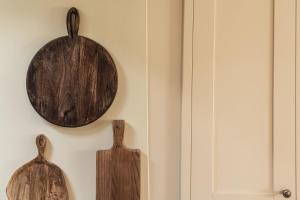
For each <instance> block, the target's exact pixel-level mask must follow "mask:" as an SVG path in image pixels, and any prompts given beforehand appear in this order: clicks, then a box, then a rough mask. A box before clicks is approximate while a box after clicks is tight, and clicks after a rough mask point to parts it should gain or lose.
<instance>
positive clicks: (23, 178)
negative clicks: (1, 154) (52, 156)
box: [6, 135, 69, 200]
mask: <svg viewBox="0 0 300 200" xmlns="http://www.w3.org/2000/svg"><path fill="white" fill-rule="evenodd" d="M36 143H37V147H38V150H39V155H38V156H37V157H36V158H35V159H33V160H32V161H30V162H29V163H27V164H25V165H24V166H22V167H21V168H19V169H18V170H17V171H16V172H15V173H14V174H13V176H12V177H11V179H10V181H9V183H8V186H7V189H6V192H7V197H8V200H68V199H69V197H68V191H67V186H66V182H65V179H64V175H63V172H62V170H61V169H60V168H59V167H58V166H56V165H54V164H52V163H50V162H48V161H47V160H46V159H45V158H44V150H45V147H46V138H45V136H43V135H40V136H38V137H37V140H36Z"/></svg>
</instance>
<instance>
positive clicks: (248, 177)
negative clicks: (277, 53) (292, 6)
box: [195, 0, 273, 193]
mask: <svg viewBox="0 0 300 200" xmlns="http://www.w3.org/2000/svg"><path fill="white" fill-rule="evenodd" d="M215 6H216V8H215V10H216V16H215V39H214V40H215V50H214V51H215V56H214V58H213V59H214V66H213V70H214V94H213V96H214V121H213V123H214V124H213V126H214V141H213V142H214V147H213V150H214V152H215V154H214V163H215V165H214V174H215V176H214V190H215V192H222V193H223V192H224V193H232V192H234V193H245V192H246V193H253V192H257V191H260V192H271V191H272V190H273V186H272V177H273V170H272V163H273V159H272V158H273V156H272V145H273V144H272V116H273V111H272V110H273V109H272V99H273V98H272V96H273V95H272V93H273V92H272V88H273V0H263V1H262V0H251V1H249V0H247V1H245V0H244V1H243V0H242V1H241V0H226V1H223V0H219V1H216V5H215ZM237 16H239V17H237ZM200 31H201V30H200ZM195 103H197V102H195ZM245 172H247V173H245Z"/></svg>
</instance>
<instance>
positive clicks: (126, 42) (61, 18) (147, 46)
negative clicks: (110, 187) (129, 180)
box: [0, 0, 182, 200]
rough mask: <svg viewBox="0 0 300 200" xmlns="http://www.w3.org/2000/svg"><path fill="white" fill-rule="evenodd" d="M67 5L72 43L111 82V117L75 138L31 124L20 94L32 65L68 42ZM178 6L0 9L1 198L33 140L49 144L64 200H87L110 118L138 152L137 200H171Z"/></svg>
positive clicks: (93, 1) (61, 4)
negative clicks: (98, 61) (74, 35)
mask: <svg viewBox="0 0 300 200" xmlns="http://www.w3.org/2000/svg"><path fill="white" fill-rule="evenodd" d="M171 2H172V3H171ZM71 6H76V7H77V8H78V9H79V12H80V16H81V26H80V34H81V35H85V36H88V37H90V38H92V39H94V40H95V41H97V42H99V43H101V44H102V45H103V46H105V47H106V48H107V49H108V51H109V52H110V53H111V54H112V56H113V58H114V60H115V62H116V64H117V68H118V73H119V90H118V94H117V97H116V99H115V102H114V104H113V105H112V107H111V108H110V110H109V111H108V112H107V113H106V114H105V115H104V116H103V117H102V118H101V119H100V120H98V121H97V122H95V123H93V124H91V125H89V126H86V127H82V128H76V129H68V128H60V127H57V126H54V125H51V124H49V123H47V122H46V121H45V120H43V119H42V118H41V117H39V116H38V114H37V113H36V112H35V111H34V110H33V108H32V107H31V105H30V103H29V100H28V98H27V94H26V88H25V80H26V71H27V67H28V64H29V62H30V60H31V58H32V57H33V55H34V54H35V53H36V52H37V51H38V49H39V48H40V47H42V46H43V45H44V44H45V43H46V42H48V41H49V40H51V39H54V38H56V37H59V36H61V35H65V34H66V27H65V15H66V12H67V10H68V8H70V7H71ZM181 6H182V5H181V0H176V1H174V2H173V0H151V1H147V0H130V1H129V0H125V1H124V0H122V1H121V0H90V1H83V0H81V1H67V0H60V1H58V0H44V1H38V0H27V1H23V0H1V1H0V36H1V37H0V44H1V46H0V55H1V56H0V58H1V59H0V91H1V98H0V199H7V198H6V194H5V187H6V185H7V182H8V180H9V178H10V176H11V174H12V173H13V172H14V171H15V170H16V169H17V168H18V167H20V166H21V165H22V164H24V163H25V162H27V161H29V160H30V159H32V158H33V157H34V156H35V155H36V149H35V145H34V140H35V137H36V135H37V134H40V133H44V134H46V135H47V136H48V138H49V139H50V141H51V145H50V146H49V151H48V158H49V159H50V160H51V161H53V162H55V163H56V164H58V165H59V166H60V167H61V168H62V169H63V170H64V172H65V174H66V177H67V179H68V183H69V192H70V196H71V200H75V199H76V200H90V199H95V184H96V181H95V174H96V172H95V164H96V163H95V152H96V150H99V149H106V148H110V146H111V143H112V138H111V136H112V131H111V125H110V123H111V120H112V119H125V120H126V121H127V126H126V136H125V137H126V138H125V143H126V144H127V145H128V146H129V147H131V148H140V149H141V150H142V198H141V199H142V200H146V199H150V198H149V197H150V196H152V197H151V199H153V200H169V199H170V200H176V199H179V194H178V193H179V150H180V145H179V144H180V142H179V133H180V132H179V131H180V125H179V124H180V123H179V117H180V73H181V70H180V66H181V61H180V60H181ZM149 145H150V146H149ZM149 150H150V151H149ZM149 156H150V168H149V167H148V166H149V162H148V159H149ZM148 174H150V178H149V177H148ZM148 183H150V184H148ZM148 191H150V192H148ZM150 193H151V195H150Z"/></svg>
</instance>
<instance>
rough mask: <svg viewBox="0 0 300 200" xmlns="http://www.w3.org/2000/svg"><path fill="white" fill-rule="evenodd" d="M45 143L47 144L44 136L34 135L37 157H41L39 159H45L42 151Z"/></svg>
mask: <svg viewBox="0 0 300 200" xmlns="http://www.w3.org/2000/svg"><path fill="white" fill-rule="evenodd" d="M46 145H47V139H46V136H44V135H39V136H37V137H36V146H37V148H38V151H39V155H38V158H39V159H41V160H44V159H45V156H44V153H45V149H46Z"/></svg>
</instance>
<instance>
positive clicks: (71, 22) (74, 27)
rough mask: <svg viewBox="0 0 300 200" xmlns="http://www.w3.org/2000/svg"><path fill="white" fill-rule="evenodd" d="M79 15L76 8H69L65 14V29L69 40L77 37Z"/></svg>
mask: <svg viewBox="0 0 300 200" xmlns="http://www.w3.org/2000/svg"><path fill="white" fill-rule="evenodd" d="M79 21H80V20H79V13H78V10H77V9H76V8H74V7H73V8H70V9H69V11H68V14H67V29H68V35H69V37H70V38H75V37H77V36H78V30H79Z"/></svg>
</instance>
